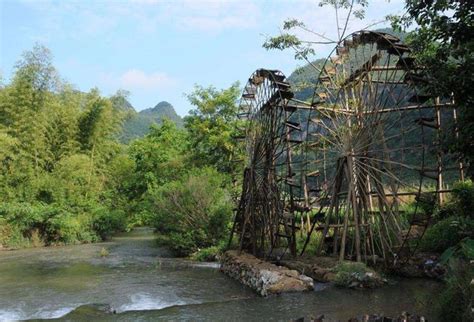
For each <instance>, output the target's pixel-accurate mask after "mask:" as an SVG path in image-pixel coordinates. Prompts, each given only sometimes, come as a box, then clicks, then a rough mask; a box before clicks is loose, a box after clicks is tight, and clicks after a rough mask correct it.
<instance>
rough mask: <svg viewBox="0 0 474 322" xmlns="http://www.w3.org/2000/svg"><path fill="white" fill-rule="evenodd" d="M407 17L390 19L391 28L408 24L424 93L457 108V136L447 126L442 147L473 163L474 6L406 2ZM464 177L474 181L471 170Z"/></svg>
mask: <svg viewBox="0 0 474 322" xmlns="http://www.w3.org/2000/svg"><path fill="white" fill-rule="evenodd" d="M406 9H407V11H406V14H405V15H403V16H391V17H389V18H390V19H391V20H392V24H393V26H394V27H395V28H398V29H404V28H408V27H410V26H412V25H414V26H415V28H414V30H413V31H412V32H411V33H410V37H409V43H410V45H411V46H412V47H413V48H414V50H415V52H414V53H415V54H416V55H417V59H418V60H419V62H420V64H421V65H423V66H424V67H425V68H424V72H425V74H426V77H428V78H429V79H431V80H432V81H430V82H427V84H426V89H425V90H426V91H428V92H430V93H431V94H432V95H433V96H439V97H445V98H453V99H454V101H455V103H456V105H457V107H458V126H457V128H458V130H459V131H458V133H457V134H456V133H455V131H454V129H455V125H454V124H452V126H451V129H450V131H446V133H445V137H446V138H445V142H444V143H445V145H446V147H447V149H448V150H450V151H451V152H454V153H457V154H459V155H460V156H461V157H463V158H464V159H465V161H466V162H467V163H472V160H473V158H474V154H473V153H474V146H473V144H474V143H473V142H474V109H472V106H473V105H474V96H473V92H472V88H473V87H474V78H473V77H472V75H473V74H474V55H473V54H472V53H473V51H474V38H473V37H472V35H473V34H474V24H473V19H472V17H473V15H474V7H473V6H472V3H471V1H462V0H453V1H445V0H434V1H422V0H407V1H406ZM469 176H470V177H471V178H472V177H473V176H474V172H473V167H471V168H470V169H469Z"/></svg>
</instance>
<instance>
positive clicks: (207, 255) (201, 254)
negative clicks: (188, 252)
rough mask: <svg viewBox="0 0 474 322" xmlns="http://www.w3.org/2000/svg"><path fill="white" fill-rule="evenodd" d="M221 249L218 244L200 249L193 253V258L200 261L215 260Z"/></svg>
mask: <svg viewBox="0 0 474 322" xmlns="http://www.w3.org/2000/svg"><path fill="white" fill-rule="evenodd" d="M221 251H222V250H221V249H220V248H219V247H218V246H211V247H207V248H203V249H199V250H198V251H197V252H196V253H194V254H193V256H192V258H193V259H194V260H197V261H199V262H214V261H216V260H217V257H218V256H219V254H220V253H221Z"/></svg>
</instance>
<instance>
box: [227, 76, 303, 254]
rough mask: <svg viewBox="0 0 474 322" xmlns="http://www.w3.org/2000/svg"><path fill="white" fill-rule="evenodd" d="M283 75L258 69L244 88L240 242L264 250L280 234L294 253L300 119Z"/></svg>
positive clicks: (268, 249)
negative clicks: (243, 158)
mask: <svg viewBox="0 0 474 322" xmlns="http://www.w3.org/2000/svg"><path fill="white" fill-rule="evenodd" d="M292 97H293V93H292V92H291V90H290V85H289V83H288V82H287V81H286V79H285V76H284V75H283V74H282V73H281V72H280V71H276V70H266V69H260V70H257V71H256V72H255V73H254V74H253V75H252V76H251V77H250V79H249V81H248V83H247V85H246V86H245V88H244V92H243V94H242V98H241V102H240V112H239V117H240V118H241V119H245V120H246V128H245V130H244V133H245V136H244V146H245V148H246V156H247V158H246V161H245V162H246V168H245V173H244V178H243V186H242V196H241V198H240V203H239V205H238V209H237V216H236V227H235V229H236V231H237V232H238V234H239V236H240V248H241V249H245V250H247V251H249V252H251V253H253V254H255V255H258V256H266V255H268V254H269V253H271V252H272V250H273V249H274V248H275V247H278V246H279V245H280V241H281V239H284V240H285V243H284V244H285V245H286V246H289V247H290V249H291V251H292V253H293V254H295V253H296V245H295V234H294V226H295V223H294V204H295V200H294V196H295V189H297V188H299V187H300V183H299V181H298V179H297V177H296V172H295V167H296V165H295V162H296V161H297V158H298V150H299V149H298V146H299V145H301V143H302V142H303V141H302V138H301V124H300V121H299V120H298V118H297V116H298V115H296V114H295V112H296V108H295V107H293V106H292V105H291V104H289V102H290V100H291V99H292Z"/></svg>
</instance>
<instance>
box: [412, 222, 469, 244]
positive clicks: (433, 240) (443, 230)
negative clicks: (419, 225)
mask: <svg viewBox="0 0 474 322" xmlns="http://www.w3.org/2000/svg"><path fill="white" fill-rule="evenodd" d="M472 232H474V220H472V219H470V218H466V217H448V218H445V219H442V220H440V221H439V222H437V223H436V224H434V225H433V226H431V227H429V228H428V229H427V230H426V233H425V235H424V237H423V239H422V240H421V243H420V247H421V249H422V250H424V251H432V252H443V251H444V250H445V249H447V248H448V247H452V246H454V245H456V244H457V243H459V242H460V241H461V240H462V239H464V238H465V237H466V236H468V235H469V234H472Z"/></svg>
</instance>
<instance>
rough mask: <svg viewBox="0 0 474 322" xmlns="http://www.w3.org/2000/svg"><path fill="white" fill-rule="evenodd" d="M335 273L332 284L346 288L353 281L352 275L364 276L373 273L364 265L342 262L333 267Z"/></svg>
mask: <svg viewBox="0 0 474 322" xmlns="http://www.w3.org/2000/svg"><path fill="white" fill-rule="evenodd" d="M333 272H334V273H336V277H335V279H334V283H335V284H336V285H338V286H344V287H348V286H349V285H350V284H351V283H352V282H353V281H354V275H358V276H364V275H365V273H373V272H374V271H373V270H371V269H370V268H368V267H367V266H366V265H365V264H364V263H358V262H342V263H339V264H337V266H336V267H334V269H333Z"/></svg>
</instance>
